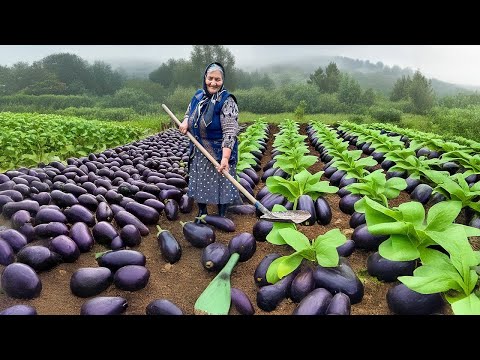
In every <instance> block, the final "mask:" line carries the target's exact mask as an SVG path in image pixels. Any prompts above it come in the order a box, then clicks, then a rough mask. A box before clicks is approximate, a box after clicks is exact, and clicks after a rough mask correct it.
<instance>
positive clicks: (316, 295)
mask: <svg viewBox="0 0 480 360" xmlns="http://www.w3.org/2000/svg"><path fill="white" fill-rule="evenodd" d="M331 301H332V294H331V293H330V292H329V291H328V290H327V289H324V288H317V289H315V290H313V291H311V292H310V293H309V294H308V295H307V296H305V297H304V298H303V299H302V301H300V303H299V304H298V306H297V307H296V308H295V310H294V311H293V313H292V315H325V312H326V311H327V308H328V305H330V302H331Z"/></svg>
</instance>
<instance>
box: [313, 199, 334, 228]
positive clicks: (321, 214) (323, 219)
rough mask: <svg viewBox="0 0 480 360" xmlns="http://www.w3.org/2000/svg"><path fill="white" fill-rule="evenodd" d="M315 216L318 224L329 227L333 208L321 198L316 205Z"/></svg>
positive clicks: (316, 201)
mask: <svg viewBox="0 0 480 360" xmlns="http://www.w3.org/2000/svg"><path fill="white" fill-rule="evenodd" d="M314 208H315V215H316V219H317V223H319V224H320V225H328V224H330V221H332V208H331V207H330V204H329V203H328V202H327V200H325V198H323V197H322V196H319V197H318V198H317V200H315V203H314Z"/></svg>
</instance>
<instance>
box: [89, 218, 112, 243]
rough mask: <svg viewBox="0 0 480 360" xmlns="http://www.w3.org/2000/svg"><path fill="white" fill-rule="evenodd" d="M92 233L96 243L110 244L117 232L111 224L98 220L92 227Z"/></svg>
mask: <svg viewBox="0 0 480 360" xmlns="http://www.w3.org/2000/svg"><path fill="white" fill-rule="evenodd" d="M92 235H93V238H94V239H95V241H96V242H97V243H99V244H102V245H106V246H110V244H111V243H112V240H113V239H114V238H116V237H117V236H118V235H119V234H118V231H117V229H116V228H115V227H114V226H113V225H112V224H110V223H109V222H106V221H100V222H99V223H97V224H95V226H94V227H93V228H92Z"/></svg>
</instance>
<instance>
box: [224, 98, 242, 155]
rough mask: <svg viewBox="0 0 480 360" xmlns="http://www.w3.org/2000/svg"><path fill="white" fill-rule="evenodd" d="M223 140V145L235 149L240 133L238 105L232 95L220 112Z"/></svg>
mask: <svg viewBox="0 0 480 360" xmlns="http://www.w3.org/2000/svg"><path fill="white" fill-rule="evenodd" d="M220 123H221V126H222V133H223V140H222V147H226V148H230V149H233V146H234V145H235V140H236V139H237V134H238V131H239V129H238V106H237V103H236V102H235V101H234V100H233V98H232V97H229V98H228V99H227V100H225V103H224V104H223V106H222V112H221V114H220Z"/></svg>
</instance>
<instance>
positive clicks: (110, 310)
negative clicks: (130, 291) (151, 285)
mask: <svg viewBox="0 0 480 360" xmlns="http://www.w3.org/2000/svg"><path fill="white" fill-rule="evenodd" d="M127 307H128V302H127V299H125V298H123V297H120V296H97V297H94V298H92V299H90V300H87V301H86V302H85V303H84V304H83V305H82V307H81V309H80V315H120V314H122V313H123V312H125V310H126V309H127Z"/></svg>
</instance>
